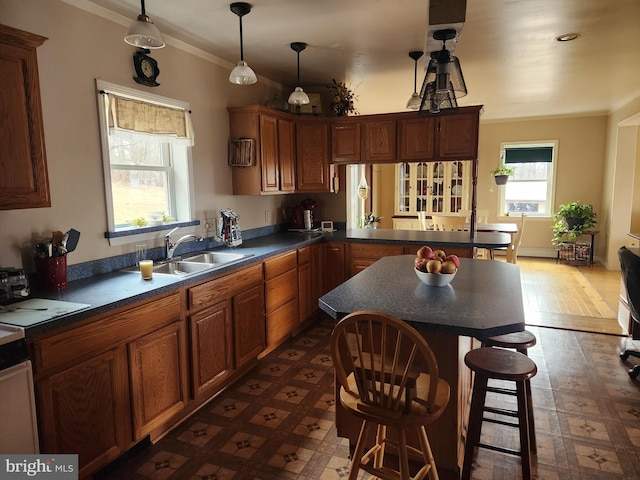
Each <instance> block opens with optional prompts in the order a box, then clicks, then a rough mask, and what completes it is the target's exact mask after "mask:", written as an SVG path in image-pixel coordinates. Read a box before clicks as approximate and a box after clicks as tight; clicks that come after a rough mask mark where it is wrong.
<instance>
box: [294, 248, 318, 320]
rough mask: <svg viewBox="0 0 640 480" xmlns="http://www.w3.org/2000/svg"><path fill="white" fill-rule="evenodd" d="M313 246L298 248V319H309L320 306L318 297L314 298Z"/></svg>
mask: <svg viewBox="0 0 640 480" xmlns="http://www.w3.org/2000/svg"><path fill="white" fill-rule="evenodd" d="M312 273H313V271H312V268H311V247H310V246H309V247H304V248H301V249H299V250H298V320H299V322H300V323H304V322H306V321H307V320H309V319H310V318H311V317H312V316H313V314H314V313H315V311H316V310H317V308H318V299H317V298H316V299H315V305H314V299H313V287H312V285H313V282H312Z"/></svg>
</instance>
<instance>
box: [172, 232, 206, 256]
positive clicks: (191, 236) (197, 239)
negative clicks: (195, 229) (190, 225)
mask: <svg viewBox="0 0 640 480" xmlns="http://www.w3.org/2000/svg"><path fill="white" fill-rule="evenodd" d="M178 228H180V227H176V228H174V229H173V230H171V231H170V232H169V233H167V234H166V235H165V236H164V250H165V252H166V255H165V257H166V260H171V259H172V258H173V254H174V253H175V252H176V249H177V248H178V247H179V246H180V244H181V243H184V242H186V241H187V240H193V241H195V242H201V241H202V240H203V238H202V237H200V236H198V235H195V234H193V233H190V234H189V235H185V236H184V237H180V238H179V239H178V241H177V242H176V243H173V242H172V241H171V235H172V234H173V233H174V232H175V231H176V230H178Z"/></svg>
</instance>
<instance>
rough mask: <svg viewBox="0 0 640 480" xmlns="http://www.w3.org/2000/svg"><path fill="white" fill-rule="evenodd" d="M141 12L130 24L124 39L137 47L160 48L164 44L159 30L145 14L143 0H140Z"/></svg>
mask: <svg viewBox="0 0 640 480" xmlns="http://www.w3.org/2000/svg"><path fill="white" fill-rule="evenodd" d="M140 9H141V13H140V15H138V18H137V19H136V20H135V21H134V22H133V23H132V24H131V26H130V27H129V30H128V31H127V35H126V36H125V37H124V41H125V42H127V43H128V44H129V45H133V46H134V47H139V48H162V47H164V46H165V43H164V40H163V39H162V35H161V34H160V30H158V27H156V26H155V25H154V24H153V22H152V21H151V19H150V18H149V17H148V16H147V14H146V12H145V8H144V0H140Z"/></svg>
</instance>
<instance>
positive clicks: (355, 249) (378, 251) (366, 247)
mask: <svg viewBox="0 0 640 480" xmlns="http://www.w3.org/2000/svg"><path fill="white" fill-rule="evenodd" d="M350 247H351V257H352V258H355V257H361V258H376V259H377V258H382V257H390V256H393V255H402V254H403V253H404V249H403V247H402V246H400V245H380V244H378V245H374V244H369V243H352V244H350Z"/></svg>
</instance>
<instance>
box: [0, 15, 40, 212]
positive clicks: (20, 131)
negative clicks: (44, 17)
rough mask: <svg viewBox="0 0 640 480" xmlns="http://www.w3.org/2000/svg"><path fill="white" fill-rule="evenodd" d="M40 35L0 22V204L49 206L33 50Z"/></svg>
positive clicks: (1, 207)
mask: <svg viewBox="0 0 640 480" xmlns="http://www.w3.org/2000/svg"><path fill="white" fill-rule="evenodd" d="M45 40H47V39H46V38H45V37H41V36H40V35H35V34H33V33H28V32H24V31H22V30H18V29H16V28H12V27H9V26H6V25H0V71H1V72H2V88H1V89H0V111H1V112H3V117H4V120H5V121H3V125H2V128H0V145H2V148H1V149H0V172H2V175H0V210H12V209H19V208H41V207H50V206H51V198H50V193H49V178H48V172H47V157H46V150H45V142H44V125H43V121H42V103H41V100H40V80H39V78H38V58H37V53H36V48H37V47H39V46H40V45H42V44H43V43H44V42H45Z"/></svg>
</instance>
